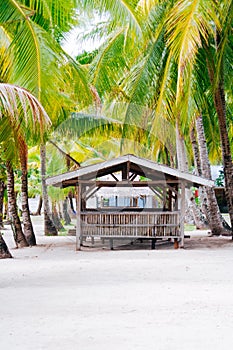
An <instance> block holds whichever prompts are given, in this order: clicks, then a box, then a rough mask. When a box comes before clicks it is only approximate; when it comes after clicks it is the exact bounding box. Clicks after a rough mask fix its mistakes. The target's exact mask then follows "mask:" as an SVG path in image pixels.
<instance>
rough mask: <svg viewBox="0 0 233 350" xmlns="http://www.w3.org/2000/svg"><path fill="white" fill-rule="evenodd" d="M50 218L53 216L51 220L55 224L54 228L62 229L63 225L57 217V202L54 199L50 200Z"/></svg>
mask: <svg viewBox="0 0 233 350" xmlns="http://www.w3.org/2000/svg"><path fill="white" fill-rule="evenodd" d="M52 218H53V222H54V224H55V226H56V229H57V230H59V231H60V230H64V227H63V225H62V223H61V221H60V218H59V213H58V211H57V203H56V201H53V202H52Z"/></svg>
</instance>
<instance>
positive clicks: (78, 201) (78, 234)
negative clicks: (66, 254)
mask: <svg viewBox="0 0 233 350" xmlns="http://www.w3.org/2000/svg"><path fill="white" fill-rule="evenodd" d="M81 193H82V192H81V184H79V185H78V186H76V196H77V197H76V217H77V225H76V250H81V239H80V238H81V236H82V235H81V200H82V199H81Z"/></svg>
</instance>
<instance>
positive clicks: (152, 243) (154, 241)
mask: <svg viewBox="0 0 233 350" xmlns="http://www.w3.org/2000/svg"><path fill="white" fill-rule="evenodd" d="M155 243H156V238H152V240H151V249H155Z"/></svg>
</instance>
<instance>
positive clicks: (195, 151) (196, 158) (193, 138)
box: [190, 127, 201, 176]
mask: <svg viewBox="0 0 233 350" xmlns="http://www.w3.org/2000/svg"><path fill="white" fill-rule="evenodd" d="M190 140H191V143H192V150H193V158H194V167H195V175H197V176H201V161H200V153H199V148H198V143H197V139H196V135H195V128H194V127H192V128H191V131H190Z"/></svg>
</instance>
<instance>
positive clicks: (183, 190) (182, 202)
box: [180, 181, 185, 248]
mask: <svg viewBox="0 0 233 350" xmlns="http://www.w3.org/2000/svg"><path fill="white" fill-rule="evenodd" d="M184 218H185V183H184V181H183V182H182V183H181V208H180V236H181V243H180V247H181V248H184Z"/></svg>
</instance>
